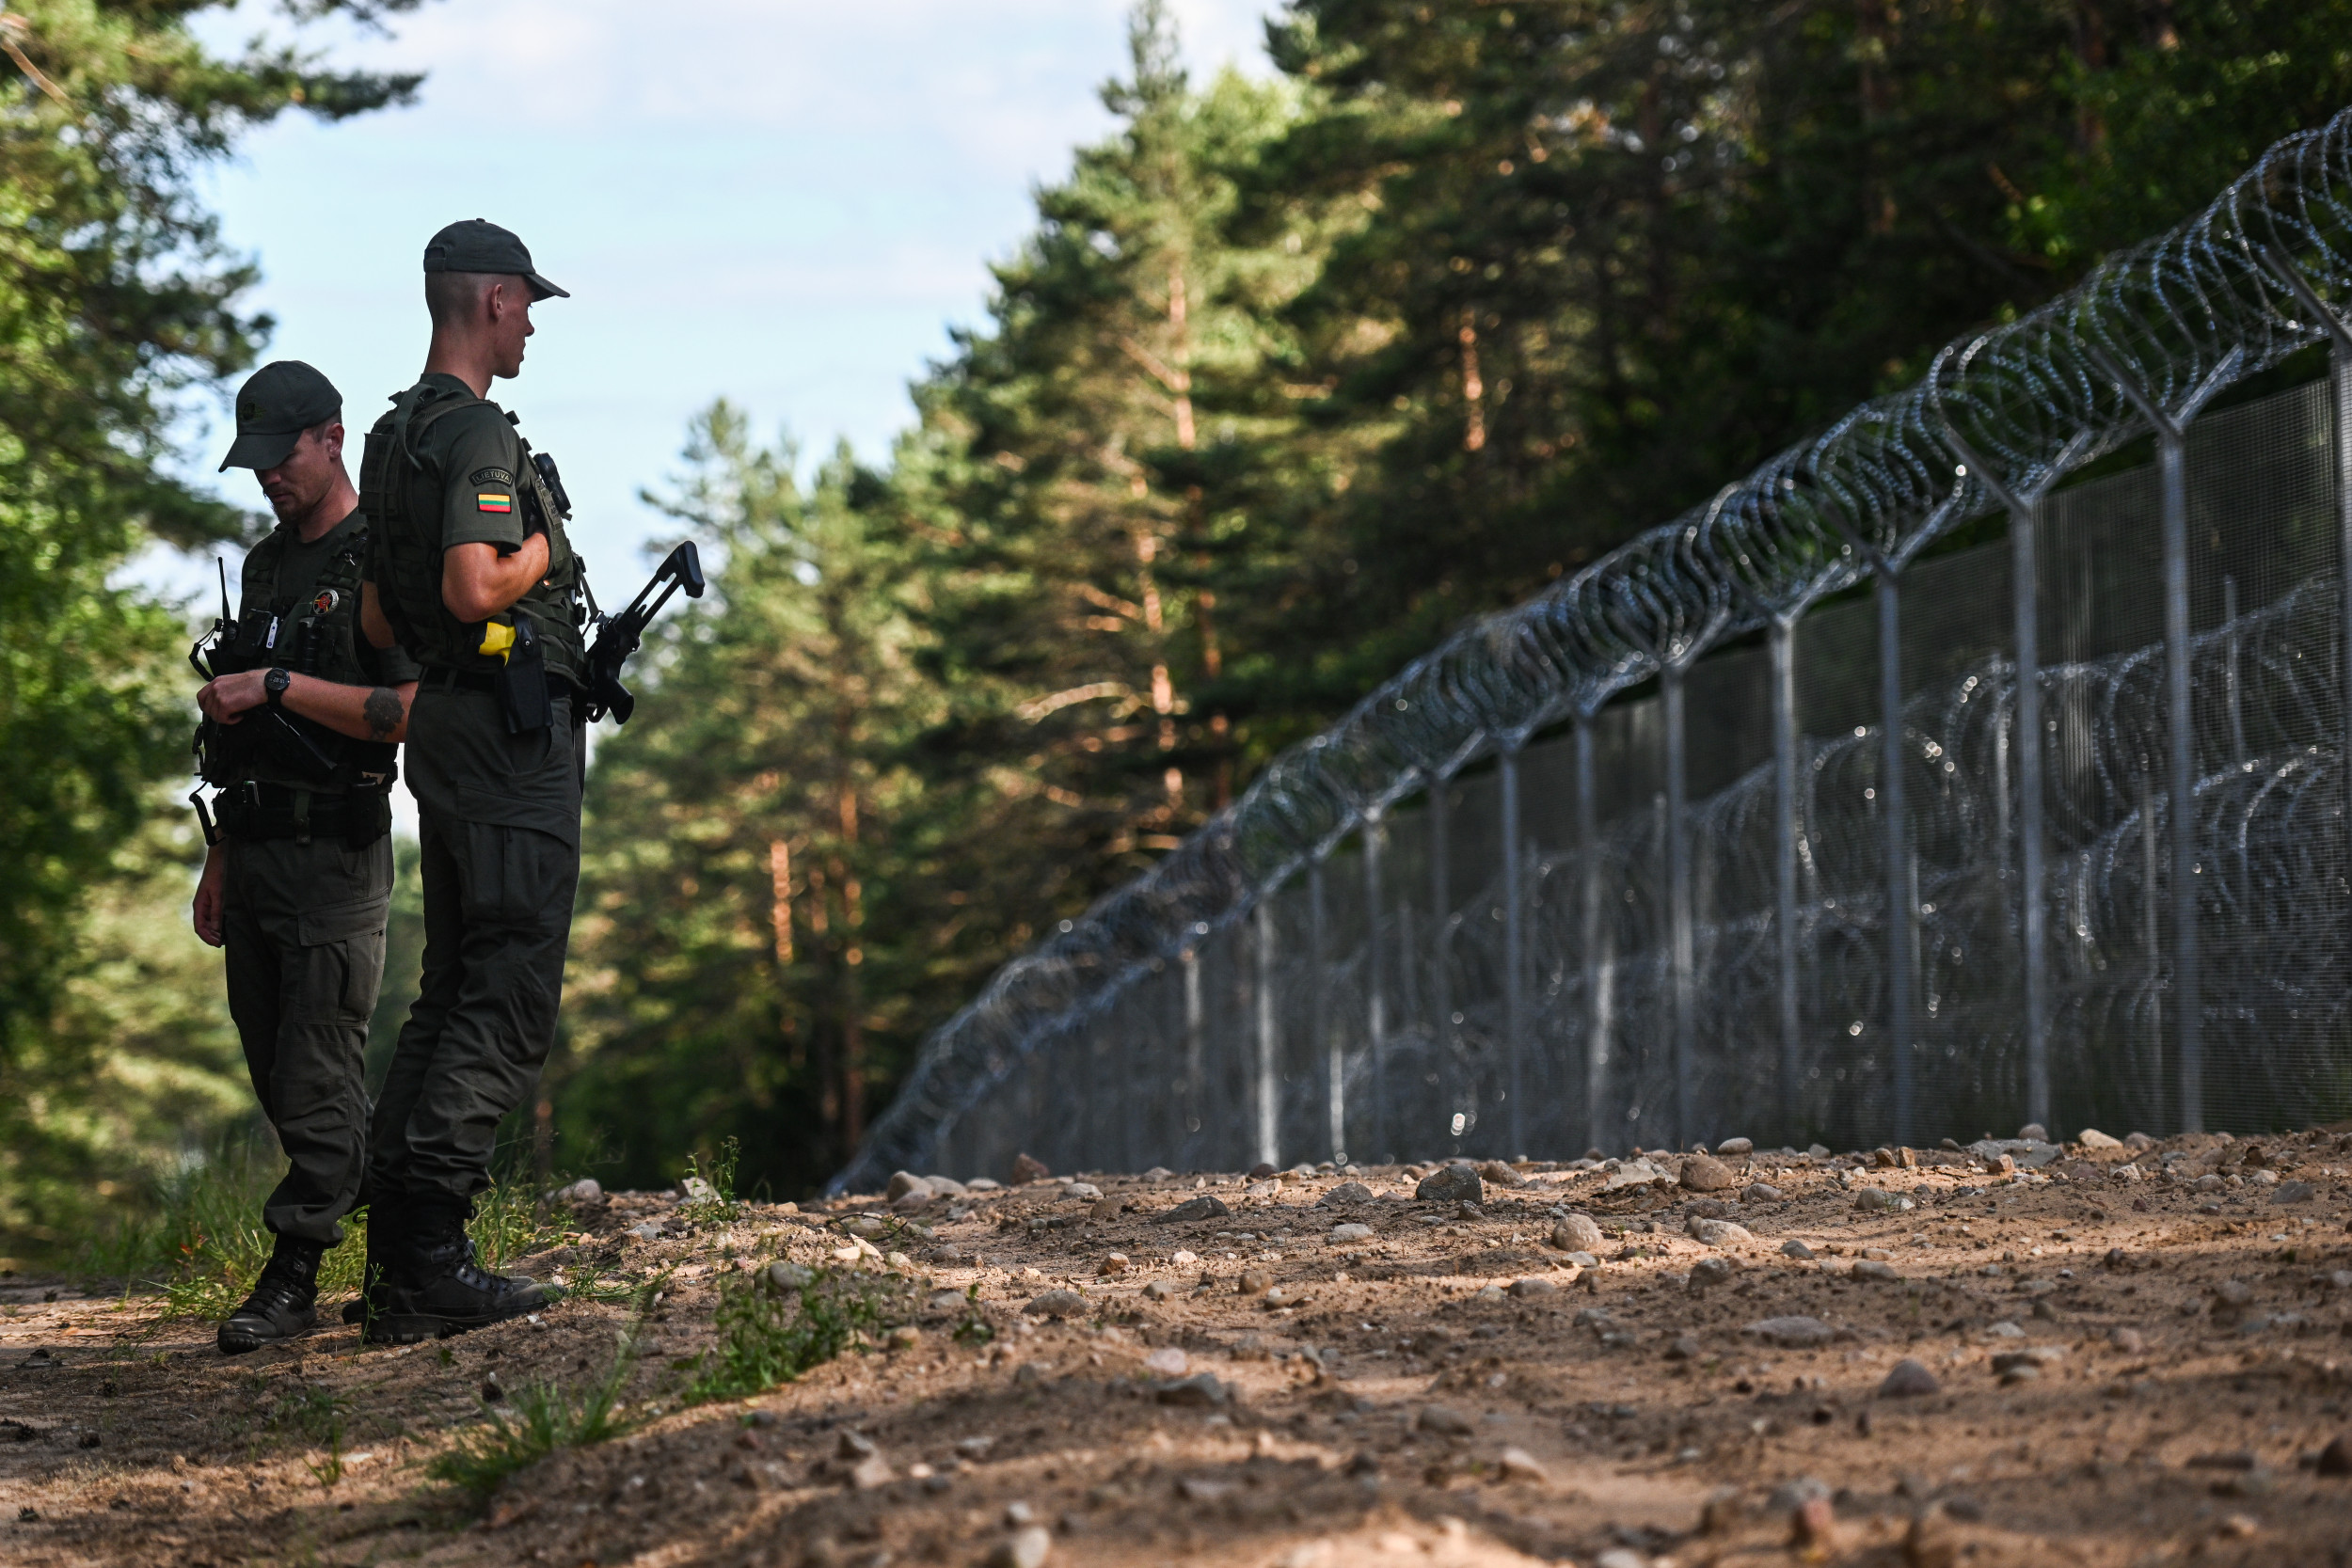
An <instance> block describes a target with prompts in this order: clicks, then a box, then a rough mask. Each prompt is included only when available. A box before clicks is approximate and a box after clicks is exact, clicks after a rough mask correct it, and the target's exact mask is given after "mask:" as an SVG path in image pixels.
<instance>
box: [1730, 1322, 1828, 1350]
mask: <svg viewBox="0 0 2352 1568" xmlns="http://www.w3.org/2000/svg"><path fill="white" fill-rule="evenodd" d="M1740 1333H1742V1334H1746V1335H1752V1336H1754V1337H1755V1338H1758V1339H1761V1340H1763V1341H1764V1342H1765V1343H1766V1344H1768V1345H1779V1346H1780V1347H1782V1348H1783V1349H1785V1350H1807V1349H1810V1348H1812V1347H1813V1346H1815V1345H1826V1344H1828V1343H1829V1342H1830V1340H1832V1339H1834V1338H1836V1334H1837V1331H1836V1329H1833V1328H1831V1327H1830V1326H1829V1324H1827V1323H1823V1322H1822V1321H1821V1320H1820V1319H1819V1318H1808V1317H1789V1318H1762V1319H1759V1320H1757V1321H1756V1322H1755V1323H1750V1324H1748V1325H1747V1326H1746V1327H1745V1328H1742V1329H1741V1330H1740Z"/></svg>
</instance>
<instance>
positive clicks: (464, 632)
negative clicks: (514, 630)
mask: <svg viewBox="0 0 2352 1568" xmlns="http://www.w3.org/2000/svg"><path fill="white" fill-rule="evenodd" d="M496 407H497V404H493V403H491V402H490V401H489V400H488V399H487V398H477V397H469V396H466V395H464V394H462V393H458V392H453V391H449V390H446V389H444V388H437V387H434V386H431V385H428V384H426V383H423V382H420V383H418V384H417V385H416V386H414V387H411V388H409V389H408V390H406V391H405V392H403V393H402V394H401V395H400V396H399V397H398V398H396V399H394V400H393V404H392V406H391V407H390V408H389V409H388V410H386V412H385V413H384V415H383V417H382V418H381V419H378V420H376V421H375V425H374V428H373V429H371V430H370V431H369V432H368V437H367V445H366V448H365V450H364V451H363V453H362V455H361V457H360V460H359V506H360V509H361V510H362V511H363V512H365V513H366V514H367V515H368V520H369V524H370V526H371V527H372V528H373V530H374V531H375V533H376V536H377V538H378V540H379V541H380V543H379V544H378V546H377V547H376V551H375V554H374V556H373V561H372V562H371V565H370V572H371V574H372V575H373V578H374V581H375V586H376V594H377V598H378V601H379V602H380V603H381V604H382V605H383V608H384V614H385V617H386V618H387V619H388V620H389V621H390V622H391V625H392V631H393V634H394V636H395V637H396V638H397V639H398V640H399V641H400V643H401V645H402V646H403V647H405V648H406V649H407V650H408V652H409V653H410V654H411V655H412V656H413V657H415V658H416V659H417V661H418V662H419V663H421V664H423V665H426V666H428V667H431V668H435V669H444V670H459V671H470V672H479V673H495V672H496V671H497V670H498V669H499V668H500V660H499V658H498V657H497V656H496V655H495V654H485V653H484V652H482V638H483V628H484V627H485V626H487V625H488V624H489V623H487V622H483V621H460V620H459V619H458V618H457V617H456V616H455V615H453V614H452V613H451V612H450V610H449V607H448V606H447V605H445V604H444V603H442V601H441V551H442V545H441V517H442V502H443V499H444V492H445V488H446V486H447V484H448V483H449V476H447V475H444V474H442V473H440V472H438V471H437V469H436V468H435V467H433V466H432V465H430V464H428V463H427V462H426V461H425V460H424V458H422V457H421V456H420V455H419V454H418V452H417V446H418V443H419V442H420V441H421V440H422V438H423V437H424V436H425V435H426V433H427V432H429V431H430V430H431V429H432V427H433V426H434V425H436V424H437V423H438V422H439V421H440V420H443V419H445V418H446V417H448V416H449V415H451V414H453V413H457V412H458V411H460V410H463V409H469V408H496ZM505 418H506V420H507V422H508V424H509V425H510V426H511V425H512V424H513V421H514V418H515V417H514V416H513V415H512V414H508V415H506V416H505ZM512 435H513V437H514V443H515V455H514V461H513V464H512V468H513V471H514V474H515V487H516V493H517V499H524V497H523V493H524V492H526V491H527V492H529V496H530V499H528V500H525V504H526V505H531V504H533V503H535V505H536V507H537V509H538V513H539V515H540V516H541V517H542V518H544V519H545V520H546V522H547V531H548V572H547V576H546V577H545V578H541V579H540V580H539V581H538V582H535V583H533V584H532V586H531V589H530V591H529V592H527V593H526V594H523V596H522V597H521V598H520V599H518V600H516V602H515V605H514V607H513V609H512V610H509V611H507V612H506V613H505V614H504V615H501V616H498V617H493V619H495V620H500V621H507V622H511V621H512V619H513V618H514V617H515V616H516V615H526V614H527V615H529V616H530V617H531V618H532V621H533V622H535V623H536V624H537V629H538V633H539V641H540V644H541V645H542V647H544V648H545V650H546V656H545V657H546V659H547V666H548V672H549V673H552V674H556V675H561V676H563V677H564V679H566V680H569V681H571V682H573V683H574V684H575V685H577V684H579V682H580V677H581V675H582V673H583V672H584V671H585V668H586V657H585V654H584V652H583V647H582V642H581V637H580V627H581V626H582V625H584V624H585V622H586V620H587V611H586V608H585V606H584V604H583V603H582V602H581V594H582V584H583V582H584V573H583V572H582V569H581V566H580V558H579V557H578V556H576V555H574V554H573V553H572V546H571V540H570V538H569V537H568V536H567V535H566V534H565V532H564V517H563V515H562V514H561V513H560V512H558V511H557V510H556V506H555V499H554V497H553V496H551V495H549V494H548V488H547V484H546V483H545V482H544V481H543V480H542V479H541V478H540V476H539V470H538V469H537V468H536V467H533V466H532V460H531V443H530V442H528V441H526V440H524V439H523V437H522V434H521V432H519V431H514V432H512Z"/></svg>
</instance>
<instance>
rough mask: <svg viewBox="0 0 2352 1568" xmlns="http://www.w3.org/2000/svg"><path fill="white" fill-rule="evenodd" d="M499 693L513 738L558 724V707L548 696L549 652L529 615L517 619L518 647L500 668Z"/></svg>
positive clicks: (501, 705) (519, 615)
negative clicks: (556, 715)
mask: <svg viewBox="0 0 2352 1568" xmlns="http://www.w3.org/2000/svg"><path fill="white" fill-rule="evenodd" d="M498 694H499V706H500V708H501V710H503V711H504V713H505V714H506V733H507V734H509V735H529V734H531V733H532V731H534V730H544V729H546V728H547V727H548V725H549V724H551V723H553V722H554V721H555V706H554V704H553V703H551V702H550V701H549V700H548V657H547V651H546V649H544V648H543V647H541V646H540V643H539V628H538V626H537V625H536V624H534V623H533V622H532V619H531V617H530V616H528V615H524V614H520V613H518V614H516V617H515V645H514V646H513V647H511V648H509V649H508V650H507V653H506V662H505V663H504V664H502V665H501V666H500V667H499V673H498Z"/></svg>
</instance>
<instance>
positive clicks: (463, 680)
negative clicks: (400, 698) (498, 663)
mask: <svg viewBox="0 0 2352 1568" xmlns="http://www.w3.org/2000/svg"><path fill="white" fill-rule="evenodd" d="M547 676H548V696H549V697H550V698H556V697H569V696H570V695H572V693H573V691H574V690H575V689H576V688H574V687H573V685H572V683H571V682H570V681H568V680H566V679H564V677H563V676H562V675H559V674H557V673H555V672H554V671H552V670H549V671H548V673H547ZM417 686H418V688H419V689H439V690H442V691H486V692H491V693H496V692H497V690H498V689H499V673H498V672H497V671H496V670H455V669H452V668H451V667H450V666H448V665H446V664H428V665H426V666H425V667H424V670H423V672H422V673H421V674H419V675H418V677H417Z"/></svg>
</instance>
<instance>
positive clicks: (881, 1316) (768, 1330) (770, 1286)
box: [686, 1269, 914, 1402]
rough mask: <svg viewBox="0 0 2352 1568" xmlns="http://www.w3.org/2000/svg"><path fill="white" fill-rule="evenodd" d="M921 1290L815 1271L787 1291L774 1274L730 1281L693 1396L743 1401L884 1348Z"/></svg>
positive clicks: (878, 1278)
mask: <svg viewBox="0 0 2352 1568" xmlns="http://www.w3.org/2000/svg"><path fill="white" fill-rule="evenodd" d="M913 1320H914V1284H913V1282H912V1281H910V1280H907V1279H905V1278H903V1277H901V1276H899V1275H877V1274H863V1273H858V1272H856V1271H852V1270H839V1269H812V1270H809V1271H807V1273H806V1278H805V1282H804V1283H802V1284H800V1285H798V1286H796V1287H788V1288H779V1287H778V1286H777V1285H776V1284H775V1283H774V1276H773V1275H771V1274H770V1273H769V1272H768V1271H766V1270H759V1271H756V1272H755V1273H753V1274H752V1275H738V1276H737V1277H736V1279H734V1280H728V1281H723V1282H722V1283H721V1285H720V1288H719V1307H718V1312H717V1314H716V1317H715V1320H714V1323H713V1326H714V1327H716V1328H717V1330H718V1333H719V1344H718V1347H717V1348H716V1349H715V1350H712V1351H709V1352H707V1353H706V1354H704V1355H703V1356H702V1357H701V1362H700V1367H699V1370H698V1371H697V1373H696V1375H695V1377H694V1379H693V1381H692V1382H691V1383H690V1384H689V1385H688V1386H687V1389H686V1397H687V1398H688V1399H689V1400H690V1401H693V1402H703V1401H707V1400H729V1399H741V1398H743V1397H745V1396H747V1395H751V1394H757V1393H760V1392H763V1391H764V1390H766V1389H770V1388H772V1387H774V1386H776V1385H778V1384H780V1383H789V1382H791V1381H792V1380H793V1379H795V1378H797V1377H799V1376H801V1375H802V1374H803V1372H806V1371H807V1370H809V1369H810V1368H812V1367H817V1366H820V1365H822V1364H823V1363H825V1362H827V1361H831V1360H832V1359H833V1358H834V1357H835V1356H837V1355H839V1354H841V1353H842V1352H844V1351H846V1350H850V1349H851V1348H853V1347H859V1348H862V1347H863V1346H865V1345H867V1344H873V1343H878V1342H880V1341H881V1339H882V1338H883V1336H885V1335H886V1334H888V1333H889V1331H890V1330H891V1329H892V1328H893V1327H895V1326H896V1325H898V1323H908V1322H912V1321H913Z"/></svg>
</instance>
